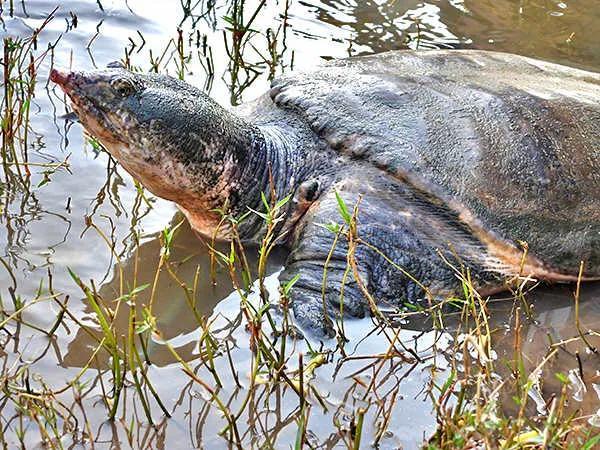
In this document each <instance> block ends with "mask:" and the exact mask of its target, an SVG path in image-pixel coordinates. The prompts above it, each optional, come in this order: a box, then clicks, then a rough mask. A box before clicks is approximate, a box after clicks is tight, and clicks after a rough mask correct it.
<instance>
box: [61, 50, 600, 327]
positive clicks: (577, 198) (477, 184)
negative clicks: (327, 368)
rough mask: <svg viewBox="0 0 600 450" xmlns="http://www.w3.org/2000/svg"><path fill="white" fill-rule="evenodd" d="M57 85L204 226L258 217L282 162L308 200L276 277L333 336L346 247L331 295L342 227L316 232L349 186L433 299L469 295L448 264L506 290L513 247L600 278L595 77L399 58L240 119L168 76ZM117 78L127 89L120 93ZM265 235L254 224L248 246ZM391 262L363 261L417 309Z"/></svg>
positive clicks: (277, 91) (242, 113)
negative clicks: (223, 214)
mask: <svg viewBox="0 0 600 450" xmlns="http://www.w3.org/2000/svg"><path fill="white" fill-rule="evenodd" d="M53 79H54V80H55V81H57V82H58V83H59V84H61V86H63V89H65V91H66V92H67V93H68V94H69V95H70V97H71V98H72V100H73V102H74V106H75V110H76V111H77V112H78V114H79V116H80V119H81V121H82V123H83V124H84V126H86V128H88V130H89V131H90V132H92V133H93V134H96V135H97V136H98V137H99V138H100V139H101V140H102V142H104V143H105V145H106V146H107V148H108V149H109V151H110V152H111V153H112V154H113V155H114V156H115V157H116V158H117V159H118V160H119V161H120V162H121V163H122V164H123V165H124V167H126V168H127V169H128V170H129V171H130V172H131V173H132V174H133V175H134V176H135V177H137V178H139V179H141V181H142V182H143V183H144V184H145V185H146V186H147V187H148V188H149V189H150V190H152V191H153V192H155V193H156V194H157V195H160V196H163V197H165V198H168V199H171V200H173V201H175V202H177V203H178V204H179V205H180V207H181V208H182V209H183V210H184V211H185V212H186V214H187V215H188V218H190V221H191V223H192V225H193V226H194V227H195V228H196V229H197V230H198V231H199V232H201V233H203V234H210V233H211V232H212V231H214V226H215V223H216V220H217V217H216V216H215V214H214V213H212V212H211V209H212V208H215V207H220V206H222V204H223V203H224V202H225V201H226V200H227V202H228V204H229V206H230V208H232V210H233V212H234V213H239V214H241V213H243V212H245V211H246V208H247V207H251V208H256V207H258V206H259V193H260V191H264V192H268V191H269V181H268V179H269V177H268V168H269V167H270V169H271V171H272V173H273V179H274V181H275V185H276V186H275V187H276V192H277V195H278V196H280V197H281V196H283V195H285V194H286V193H289V192H294V194H295V197H294V201H293V202H291V203H290V206H289V211H288V216H287V217H288V218H289V219H288V222H287V223H286V224H284V225H283V226H285V227H287V228H288V229H290V230H292V229H293V232H292V233H290V239H289V245H290V249H291V252H290V256H289V259H288V261H287V264H286V267H285V269H284V272H283V273H282V276H281V279H282V280H288V279H291V278H292V277H293V276H294V275H295V274H296V273H300V275H301V277H300V280H299V281H298V282H297V283H296V285H295V286H294V289H293V290H292V297H293V308H294V312H295V316H296V318H297V319H298V321H299V322H300V324H302V325H305V326H306V327H309V328H312V329H313V330H314V331H315V332H317V333H321V334H327V335H331V334H332V326H331V321H330V319H328V317H329V316H334V315H335V314H339V307H340V290H341V286H342V281H343V279H344V272H345V270H346V250H347V247H346V245H347V244H346V242H344V239H342V240H341V241H340V243H339V245H338V246H337V247H336V248H335V250H334V251H333V252H332V253H331V255H330V263H329V265H328V269H327V283H326V288H325V295H324V298H323V295H322V281H323V267H324V265H325V261H326V260H327V258H328V256H329V253H330V249H331V246H332V242H333V234H332V233H331V232H330V231H328V230H326V229H325V228H323V227H322V226H320V225H319V224H326V223H329V222H337V223H339V222H341V219H340V215H339V212H338V205H337V200H336V198H335V192H336V191H337V192H338V193H339V194H340V196H341V197H342V198H343V199H344V201H345V202H346V204H347V205H349V207H351V206H352V205H354V204H356V202H358V201H359V199H360V207H359V215H358V234H359V236H360V238H361V239H362V240H364V241H365V242H368V243H369V244H371V245H372V246H374V247H376V248H378V249H379V250H380V252H381V253H383V254H385V255H386V257H387V258H389V259H391V260H392V261H394V263H395V264H397V265H398V266H401V267H402V268H403V269H404V270H405V271H406V272H408V273H410V275H411V276H412V277H414V278H416V279H418V280H419V281H420V282H421V283H422V285H424V286H427V288H428V289H429V290H430V291H431V292H432V293H433V294H435V295H446V294H448V293H452V292H455V291H456V290H457V289H458V288H459V282H458V280H457V276H456V273H455V272H454V269H453V268H452V267H451V266H450V264H451V265H455V266H459V265H461V264H462V265H464V266H466V267H469V268H470V269H471V271H472V274H473V279H474V280H475V282H476V284H477V286H478V287H479V288H480V289H481V290H482V291H483V292H493V291H497V290H501V289H502V288H504V287H505V285H504V280H505V278H506V275H511V274H516V273H518V272H519V270H520V269H521V267H520V266H521V263H522V252H521V250H520V249H519V247H518V245H517V242H518V241H526V242H527V243H528V245H529V256H528V257H527V259H526V260H525V261H524V263H525V264H524V268H523V269H524V271H525V272H526V273H525V274H526V275H532V276H536V277H538V278H542V279H547V280H573V279H575V278H576V277H577V274H578V270H579V263H580V261H581V260H584V261H585V262H586V266H585V272H584V275H585V276H586V277H588V278H595V277H599V276H600V75H599V74H596V73H590V72H584V71H580V70H576V69H571V68H567V67H562V66H558V65H554V64H549V63H545V62H541V61H536V60H533V59H529V58H524V57H520V56H516V55H507V54H500V53H493V52H482V51H433V52H420V53H415V52H392V53H386V54H381V55H376V56H369V57H363V58H354V59H348V60H340V61H335V62H332V63H329V64H327V65H326V66H325V67H322V68H319V69H317V70H315V71H313V72H310V73H295V74H292V75H287V76H283V77H280V78H279V79H277V80H275V82H274V83H273V88H272V89H271V91H270V92H269V93H268V94H267V95H265V96H263V97H261V98H260V99H258V100H257V101H255V102H253V103H251V104H248V105H245V106H244V107H241V108H238V109H237V110H236V111H235V112H234V113H230V112H226V111H225V110H223V109H222V108H220V107H219V106H218V105H216V103H214V102H213V101H212V100H210V99H209V98H208V97H206V96H205V95H204V94H203V93H201V92H200V91H198V90H197V89H195V88H193V87H191V86H189V85H187V84H185V83H183V82H179V81H176V80H173V79H170V78H167V77H164V76H160V75H139V74H132V73H130V72H127V71H125V70H123V69H117V68H113V69H110V70H107V71H100V72H92V73H85V74H82V73H79V74H77V73H75V74H70V75H66V74H62V73H58V72H57V73H55V74H53ZM123 79H125V80H130V81H129V82H128V81H125V82H123V81H118V80H123ZM116 80H117V81H116ZM121 83H123V84H126V85H127V84H131V86H132V87H130V88H129V89H124V90H123V92H122V93H118V92H117V91H118V89H116V88H115V86H117V87H118V86H119V84H121ZM234 114H235V115H234ZM173 161H175V162H177V163H174V162H173ZM259 228H260V224H259V223H258V221H257V220H255V219H253V220H250V221H248V222H247V223H246V225H245V226H244V228H243V230H242V231H243V233H244V237H245V238H247V239H248V240H253V239H256V236H257V235H258V232H259ZM219 236H220V237H221V238H224V239H226V238H227V237H228V230H223V231H221V232H220V233H219ZM380 252H377V251H374V250H373V249H372V248H369V247H368V246H366V245H361V246H359V248H358V249H357V252H356V259H357V262H358V268H359V276H360V278H361V279H362V281H363V282H364V283H365V285H366V287H367V288H368V289H369V291H370V292H372V294H373V296H374V298H375V299H376V300H377V301H378V302H379V303H380V304H382V305H384V306H386V305H389V306H398V305H400V304H402V303H404V302H418V301H420V300H422V299H423V297H424V292H423V289H422V288H421V287H419V285H418V284H417V283H415V282H414V281H412V280H411V278H410V277H408V276H406V275H403V274H402V273H401V272H399V271H398V270H397V269H395V268H394V267H392V265H390V264H389V263H388V262H387V261H386V260H385V258H384V257H383V256H382V254H381V253H380ZM442 256H443V257H444V258H445V259H446V260H447V262H449V263H450V264H448V263H447V262H445V261H444V260H443V258H442ZM343 291H344V296H343V305H344V313H345V314H348V315H351V316H357V317H363V316H365V315H366V314H368V313H369V307H368V304H367V302H366V301H365V299H364V297H363V294H362V293H361V291H360V289H359V287H358V285H357V283H356V280H354V278H353V276H352V275H350V276H349V277H348V278H347V282H346V285H345V287H344V290H343ZM324 308H325V309H326V310H327V312H328V314H324V311H323V309H324Z"/></svg>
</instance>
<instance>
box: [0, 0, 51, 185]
mask: <svg viewBox="0 0 600 450" xmlns="http://www.w3.org/2000/svg"><path fill="white" fill-rule="evenodd" d="M56 10H57V8H55V9H54V10H53V11H52V12H51V13H50V14H48V15H47V16H46V18H45V19H44V20H43V21H42V23H41V24H40V26H39V27H38V28H37V29H36V30H35V31H34V33H33V34H32V35H31V36H29V37H27V38H13V37H5V38H4V39H3V57H2V69H3V70H2V72H3V78H2V80H3V81H2V84H3V90H2V94H3V98H2V114H1V120H0V123H1V126H2V148H1V154H2V164H3V168H4V176H5V177H6V182H7V184H8V183H9V181H12V182H13V183H15V182H16V183H20V184H23V185H27V180H28V179H29V177H30V176H31V171H30V169H29V165H28V159H29V158H28V149H29V133H30V113H31V103H32V101H33V98H34V97H35V86H36V83H37V72H38V68H39V67H40V64H41V63H42V62H43V61H44V59H45V58H46V56H47V55H48V52H49V50H50V49H51V48H52V45H50V46H49V48H48V50H46V51H43V52H41V53H37V52H36V50H37V42H38V38H39V35H40V34H41V33H42V31H43V30H44V28H46V27H47V25H48V24H49V23H50V22H51V21H52V20H53V18H54V15H55V13H56ZM11 11H12V8H11Z"/></svg>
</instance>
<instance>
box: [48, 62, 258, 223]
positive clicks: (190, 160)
mask: <svg viewBox="0 0 600 450" xmlns="http://www.w3.org/2000/svg"><path fill="white" fill-rule="evenodd" d="M50 79H51V80H52V81H53V82H55V83H56V84H58V85H59V86H60V87H61V88H62V89H63V91H64V92H65V93H66V94H67V95H68V96H69V98H70V99H71V102H72V104H73V109H74V111H75V113H76V114H77V116H78V118H79V120H80V122H81V124H82V125H83V126H84V127H85V128H86V130H87V131H88V132H89V133H90V134H92V135H94V136H95V137H97V138H98V139H99V140H100V142H101V143H102V144H103V145H104V146H105V147H106V149H107V150H108V151H109V153H110V154H111V155H112V156H113V157H114V158H115V159H117V160H118V161H119V162H120V163H121V165H122V166H123V167H125V169H126V170H127V171H128V172H130V173H131V174H132V175H133V176H134V178H137V179H138V180H139V181H140V182H142V184H143V185H144V186H146V187H147V188H148V189H149V190H150V191H152V192H153V193H154V194H156V195H158V196H160V197H163V198H166V199H168V200H171V201H174V202H176V203H177V204H178V205H179V206H180V207H181V209H182V210H183V211H184V213H186V215H187V216H188V218H190V221H191V222H192V226H193V227H194V228H196V229H197V230H198V231H200V232H201V233H203V234H212V231H214V230H213V227H214V226H215V223H216V222H218V218H217V217H215V213H214V209H216V208H220V207H222V206H223V204H224V203H225V202H226V201H227V202H230V203H235V202H236V200H237V198H236V196H237V195H238V193H239V192H240V190H242V189H243V186H239V185H238V184H237V183H239V182H240V181H241V179H242V178H243V177H241V174H240V171H241V170H243V168H245V167H248V165H249V163H248V160H249V159H250V158H251V157H252V155H253V154H255V153H256V149H257V147H261V145H262V143H261V142H262V141H261V140H262V135H261V133H260V131H258V129H257V128H256V127H254V126H253V125H251V124H249V123H248V122H246V121H245V120H242V119H240V118H238V117H236V116H234V115H233V114H232V113H230V112H228V111H227V110H225V109H224V108H222V107H221V106H219V105H218V104H217V103H216V102H214V101H213V100H212V99H210V98H209V97H208V96H207V95H206V94H204V93H203V92H202V91H200V90H199V89H197V88H195V87H193V86H191V85H189V84H187V83H185V82H183V81H181V80H178V79H174V78H172V77H169V76H166V75H159V74H142V73H135V72H131V71H129V70H126V69H125V68H124V67H122V66H120V65H116V64H111V65H109V67H107V68H106V69H103V70H94V71H74V72H68V71H62V70H59V69H53V70H52V72H51V74H50ZM238 203H239V202H238ZM242 209H245V208H242Z"/></svg>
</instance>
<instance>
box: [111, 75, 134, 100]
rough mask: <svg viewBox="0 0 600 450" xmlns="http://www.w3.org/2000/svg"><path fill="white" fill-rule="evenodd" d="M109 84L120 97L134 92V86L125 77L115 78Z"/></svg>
mask: <svg viewBox="0 0 600 450" xmlns="http://www.w3.org/2000/svg"><path fill="white" fill-rule="evenodd" d="M110 85H111V86H112V88H113V89H114V90H115V92H116V93H117V94H119V95H120V96H121V97H127V96H128V95H131V94H133V93H134V92H135V86H134V85H133V83H132V82H131V81H129V80H128V79H127V78H116V79H114V80H113V81H111V83H110Z"/></svg>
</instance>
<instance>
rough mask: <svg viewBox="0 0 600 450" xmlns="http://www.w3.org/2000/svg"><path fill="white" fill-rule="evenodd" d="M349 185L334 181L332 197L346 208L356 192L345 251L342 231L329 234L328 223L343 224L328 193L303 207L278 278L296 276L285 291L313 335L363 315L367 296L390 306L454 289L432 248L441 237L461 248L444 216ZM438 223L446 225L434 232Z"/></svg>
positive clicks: (452, 274) (451, 274)
mask: <svg viewBox="0 0 600 450" xmlns="http://www.w3.org/2000/svg"><path fill="white" fill-rule="evenodd" d="M352 186H353V185H352V184H350V185H348V184H345V185H341V186H340V185H338V186H337V188H338V189H340V188H341V189H343V190H340V193H339V195H340V198H341V199H342V200H343V202H344V203H345V204H346V205H347V209H348V210H349V211H350V214H351V213H352V207H353V205H355V204H356V203H357V202H358V201H359V198H360V203H359V206H358V214H357V220H356V229H357V233H356V234H357V240H356V241H354V242H355V243H356V245H355V246H354V249H353V252H352V255H351V257H350V258H349V257H348V251H349V245H348V244H349V243H348V239H347V238H346V237H345V235H343V233H338V234H337V236H338V237H337V238H336V233H335V232H334V231H332V229H333V228H334V227H331V226H328V225H329V224H336V223H337V224H343V225H342V226H345V227H347V226H348V224H346V223H345V221H344V219H343V218H342V216H341V213H340V203H339V202H338V199H337V198H336V195H335V192H334V191H332V192H329V193H326V194H325V195H324V196H322V197H321V198H320V199H319V200H318V202H317V203H315V204H313V206H312V207H311V209H310V210H309V212H308V213H307V216H306V217H305V218H304V220H303V227H302V229H301V230H299V232H298V237H297V240H296V243H295V245H294V247H293V249H292V252H291V253H290V256H289V258H288V261H287V264H286V268H285V270H284V271H283V273H282V275H281V276H280V281H281V282H282V283H284V284H285V283H286V282H288V281H289V280H291V279H292V278H293V277H294V276H296V275H297V274H298V275H299V277H300V278H299V279H298V281H297V282H296V283H295V284H294V286H293V288H292V290H291V300H292V307H293V310H294V314H295V317H296V320H297V322H298V323H299V324H300V325H301V326H302V327H304V328H305V329H306V330H312V331H314V332H315V333H316V334H320V335H326V336H333V335H334V334H335V331H334V321H333V319H336V318H340V317H342V316H350V317H365V316H366V315H368V314H369V313H371V312H372V309H373V304H372V301H373V300H374V301H375V302H376V303H377V305H378V306H379V307H382V308H393V307H398V306H401V305H403V304H405V303H407V302H408V303H419V302H422V301H423V300H425V301H427V300H428V294H429V293H430V292H432V293H435V294H438V295H439V294H441V293H446V294H447V293H450V292H452V291H455V290H456V289H457V288H458V287H460V281H459V280H458V278H457V276H456V271H455V269H453V268H452V267H451V266H450V265H449V264H447V263H446V262H444V260H443V259H442V258H441V257H440V255H439V253H438V249H439V248H440V246H441V245H442V244H440V240H439V239H438V240H436V238H440V237H441V239H444V237H445V236H451V237H453V238H455V240H457V241H458V245H459V250H460V249H461V248H462V243H461V242H460V240H461V239H462V236H461V235H460V233H459V231H460V230H458V231H457V230H456V229H455V227H454V226H453V225H452V223H451V220H449V217H448V215H447V214H445V215H441V214H440V215H439V217H436V215H435V214H434V215H433V216H431V217H422V216H419V215H418V214H417V213H418V211H416V208H421V209H422V208H423V204H422V203H419V204H418V205H417V206H415V205H413V204H412V202H411V201H405V200H406V199H404V200H403V197H402V196H401V195H398V192H390V193H385V191H384V192H383V193H382V192H381V191H379V192H376V193H375V192H373V191H371V192H370V193H369V192H366V193H364V194H363V193H362V192H361V190H359V189H352ZM438 222H439V223H441V224H443V226H444V227H445V228H444V229H442V230H436V229H435V227H436V226H437V225H436V224H437V223H438ZM448 227H454V228H452V229H450V230H449V229H448ZM448 253H450V252H448ZM450 259H452V257H450ZM357 276H358V278H359V280H357ZM365 291H367V292H368V293H369V294H370V295H369V298H367V295H365Z"/></svg>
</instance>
